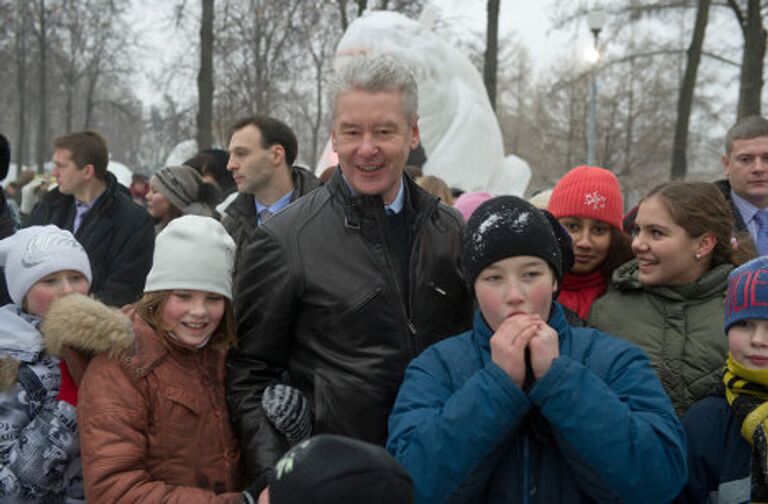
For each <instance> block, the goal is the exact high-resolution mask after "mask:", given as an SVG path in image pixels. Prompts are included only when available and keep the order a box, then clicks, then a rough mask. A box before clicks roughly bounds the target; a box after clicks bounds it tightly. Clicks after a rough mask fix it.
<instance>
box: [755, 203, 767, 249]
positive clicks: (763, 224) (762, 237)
mask: <svg viewBox="0 0 768 504" xmlns="http://www.w3.org/2000/svg"><path fill="white" fill-rule="evenodd" d="M755 222H757V244H756V245H757V253H758V254H760V255H761V256H764V255H768V210H760V211H759V212H757V213H756V214H755Z"/></svg>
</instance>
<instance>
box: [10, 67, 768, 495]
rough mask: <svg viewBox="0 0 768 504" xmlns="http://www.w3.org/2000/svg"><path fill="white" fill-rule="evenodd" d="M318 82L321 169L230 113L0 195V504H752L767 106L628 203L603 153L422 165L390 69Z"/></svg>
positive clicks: (766, 333) (282, 130)
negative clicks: (691, 177) (327, 152)
mask: <svg viewBox="0 0 768 504" xmlns="http://www.w3.org/2000/svg"><path fill="white" fill-rule="evenodd" d="M329 87H330V89H331V93H330V96H331V98H332V103H331V110H332V114H333V121H332V128H331V144H332V147H333V151H334V152H335V154H336V155H337V156H338V165H336V166H332V167H328V169H326V170H325V171H323V172H322V173H321V174H319V176H315V174H313V173H312V172H311V171H310V170H307V169H305V168H303V167H301V166H297V165H295V161H296V159H297V153H298V149H299V145H298V143H297V140H296V136H295V134H294V133H293V131H292V129H291V127H290V125H288V124H286V123H284V122H282V121H280V120H278V119H275V118H272V117H267V116H262V115H255V116H249V117H244V118H241V119H239V120H238V121H237V122H235V123H234V124H233V126H232V129H231V132H230V137H229V139H228V145H227V148H226V150H223V149H222V150H219V149H209V150H205V151H201V152H200V153H198V154H197V155H195V156H194V157H193V158H191V159H189V160H187V161H186V162H184V163H183V164H181V165H174V166H165V167H161V168H160V169H158V170H157V171H156V172H155V173H154V174H153V175H152V176H151V177H145V176H141V175H135V176H134V178H133V180H132V183H131V185H130V187H124V186H123V185H121V184H120V183H119V182H118V181H117V179H116V178H115V176H114V175H112V174H111V173H110V172H109V171H107V163H108V159H109V154H108V148H107V143H106V141H105V139H104V138H103V137H102V136H101V135H99V134H98V133H97V132H95V131H84V132H76V133H68V134H66V135H63V136H61V137H59V138H57V139H56V140H55V142H54V144H53V173H52V175H53V177H54V178H55V183H53V184H51V183H50V181H48V180H46V179H44V178H35V177H34V176H33V175H32V174H30V173H28V172H22V173H21V175H20V176H19V179H18V180H17V181H13V182H10V183H6V184H5V185H4V188H3V189H4V191H3V193H2V200H0V267H2V273H3V274H2V276H1V278H2V279H1V280H0V301H2V302H1V303H0V305H2V308H0V420H2V421H0V433H1V435H0V501H2V502H84V501H87V502H94V503H100V502H107V503H112V502H190V503H198V502H199V503H203V502H205V503H218V502H221V503H240V502H246V503H254V504H255V503H259V504H265V503H269V502H271V503H272V504H283V503H299V502H301V503H310V504H311V503H315V502H316V503H347V502H349V503H352V502H354V503H360V502H368V503H370V504H377V503H382V504H383V503H401V502H402V503H410V502H417V503H442V502H467V503H475V502H489V503H507V502H508V503H512V502H547V503H550V502H567V503H572V502H638V503H647V502H673V501H677V502H686V503H688V502H701V503H703V502H727V503H741V502H768V407H766V404H767V403H768V258H767V257H766V255H768V120H766V119H765V118H763V117H760V116H752V117H746V118H742V119H739V120H738V121H737V122H736V124H735V125H733V127H732V128H730V129H729V131H728V134H727V136H726V139H725V150H724V154H723V158H722V164H723V167H724V174H725V177H724V179H723V180H719V181H713V182H680V181H678V182H667V183H663V184H660V185H659V186H657V187H655V188H653V189H652V190H650V191H649V192H648V193H647V194H645V195H644V197H643V198H642V199H641V200H640V202H639V203H638V204H637V205H635V206H634V207H633V208H627V206H626V204H625V203H626V202H625V199H624V197H623V194H622V188H621V183H620V180H619V179H618V178H617V177H616V176H615V175H614V173H613V172H611V171H610V169H608V168H610V167H596V166H577V167H573V168H571V167H564V173H563V176H562V177H561V178H560V179H559V180H558V182H557V184H556V185H555V186H554V187H553V188H552V189H551V190H549V191H545V192H542V193H541V194H537V195H534V196H533V197H531V198H530V199H529V200H525V199H523V198H522V197H518V196H514V195H501V194H496V195H494V194H493V190H494V188H488V190H489V191H490V192H473V191H469V192H463V191H462V190H461V189H460V188H452V187H449V185H448V184H446V182H445V181H443V180H442V179H440V178H439V177H438V176H437V175H436V174H430V173H426V174H425V173H422V171H421V168H420V167H421V165H423V164H424V160H425V159H426V156H428V155H429V153H428V152H425V151H424V149H423V148H422V146H421V145H420V133H419V125H418V117H419V116H418V94H417V82H416V80H415V78H414V76H413V74H412V73H411V72H410V71H409V70H408V69H407V67H406V66H404V65H403V64H402V63H401V62H399V61H397V60H396V59H394V58H392V57H389V56H382V55H376V54H364V55H360V56H357V57H355V58H351V59H350V61H349V62H348V63H347V64H346V65H344V66H342V67H341V68H339V69H337V72H336V74H335V75H334V78H333V80H332V82H330V83H329ZM9 161H10V148H9V146H8V142H7V140H6V139H5V137H2V136H1V135H0V169H2V170H1V171H2V173H0V176H4V175H5V173H7V166H8V163H9ZM568 168H570V169H568ZM466 169H467V170H471V169H472V167H471V166H468V167H466Z"/></svg>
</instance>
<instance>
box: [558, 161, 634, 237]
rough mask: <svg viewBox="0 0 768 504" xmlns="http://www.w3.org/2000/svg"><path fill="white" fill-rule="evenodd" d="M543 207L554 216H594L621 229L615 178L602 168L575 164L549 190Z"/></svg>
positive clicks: (621, 201) (620, 199)
mask: <svg viewBox="0 0 768 504" xmlns="http://www.w3.org/2000/svg"><path fill="white" fill-rule="evenodd" d="M547 210H549V211H550V213H551V214H552V215H554V216H555V217H556V218H558V219H560V218H562V217H581V218H585V219H595V220H599V221H603V222H607V223H608V224H610V225H611V226H613V227H615V228H616V229H618V230H621V219H622V217H623V215H624V198H623V196H622V195H621V187H620V186H619V180H618V179H617V178H616V175H614V174H613V173H612V172H610V171H608V170H606V169H605V168H598V167H596V166H577V167H576V168H574V169H572V170H570V171H569V172H568V173H566V174H565V175H564V176H563V178H561V179H560V181H559V182H558V183H557V185H556V186H555V188H554V189H553V190H552V197H551V198H550V200H549V206H548V207H547Z"/></svg>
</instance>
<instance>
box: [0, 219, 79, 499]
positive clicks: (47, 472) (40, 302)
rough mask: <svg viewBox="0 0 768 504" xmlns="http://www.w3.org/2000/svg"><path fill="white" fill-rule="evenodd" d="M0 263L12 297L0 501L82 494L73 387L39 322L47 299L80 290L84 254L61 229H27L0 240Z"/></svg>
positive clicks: (2, 385) (1, 325)
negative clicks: (45, 337) (48, 345)
mask: <svg viewBox="0 0 768 504" xmlns="http://www.w3.org/2000/svg"><path fill="white" fill-rule="evenodd" d="M0 266H3V267H4V268H5V277H6V283H7V287H8V292H9V294H10V297H11V299H12V301H13V303H12V304H8V305H6V306H4V307H2V308H0V502H17V501H18V502H60V501H64V500H65V499H67V500H69V501H72V500H75V501H76V500H77V499H82V497H83V491H82V480H81V478H80V470H79V457H78V454H79V448H78V435H77V422H76V413H75V405H76V403H77V387H76V385H75V382H74V381H73V380H72V377H71V375H70V372H69V370H68V367H67V365H66V363H65V361H63V360H62V361H59V359H58V358H56V357H54V356H53V355H51V354H50V353H49V352H48V351H46V345H47V343H49V342H46V341H45V340H44V338H43V335H42V334H41V325H42V323H43V320H44V318H45V317H46V315H47V314H48V311H49V308H50V306H51V304H52V303H53V301H54V300H56V299H57V298H60V297H62V296H65V295H67V294H71V293H81V294H85V293H87V292H88V289H89V286H90V283H91V267H90V265H89V263H88V256H87V255H86V253H85V250H84V249H83V247H82V246H81V245H80V244H79V243H78V242H77V240H75V237H74V236H72V233H70V232H69V231H63V230H61V229H59V228H57V227H56V226H32V227H29V228H26V229H22V230H21V231H19V232H17V233H16V234H14V235H12V236H10V237H8V238H6V239H4V240H2V241H0Z"/></svg>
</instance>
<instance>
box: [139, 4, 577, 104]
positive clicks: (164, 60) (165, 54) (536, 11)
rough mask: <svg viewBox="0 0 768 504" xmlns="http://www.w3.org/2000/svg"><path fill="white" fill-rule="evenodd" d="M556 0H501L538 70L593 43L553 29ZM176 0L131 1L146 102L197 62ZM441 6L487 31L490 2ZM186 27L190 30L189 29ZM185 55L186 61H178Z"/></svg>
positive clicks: (448, 16) (504, 26) (504, 25)
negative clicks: (163, 79)
mask: <svg viewBox="0 0 768 504" xmlns="http://www.w3.org/2000/svg"><path fill="white" fill-rule="evenodd" d="M553 2H554V0H537V1H525V0H502V1H501V10H500V16H499V18H500V19H499V35H500V37H503V36H504V35H506V34H508V33H510V32H514V33H516V34H517V35H518V37H519V38H520V40H521V41H523V43H525V44H526V45H527V46H528V48H529V49H530V50H531V56H532V59H533V62H534V64H535V66H536V68H537V69H538V70H541V69H542V68H544V67H546V66H547V65H548V64H549V63H550V62H551V61H552V60H553V58H554V57H555V56H557V55H558V53H562V52H563V51H572V52H573V51H581V50H583V48H584V47H586V46H587V45H588V43H589V33H588V31H587V29H586V27H583V30H582V31H584V33H583V34H579V33H578V27H576V29H577V31H576V34H577V35H580V37H578V41H577V43H576V44H575V45H574V44H573V43H572V39H573V33H570V32H564V31H560V32H557V33H551V31H552V30H551V20H550V18H549V16H550V14H551V11H552V5H553ZM174 3H175V2H154V1H151V0H134V2H132V6H133V8H132V11H131V23H132V25H133V26H134V28H135V29H137V30H138V31H139V32H141V33H142V36H141V41H142V44H143V49H142V50H141V51H139V52H138V53H137V58H138V59H139V61H140V62H141V65H140V66H141V68H142V69H143V70H144V72H145V73H146V74H148V76H147V77H141V76H140V77H138V78H137V82H136V87H135V89H136V92H137V94H138V95H139V98H141V99H142V100H143V101H144V102H145V103H148V104H151V103H158V102H159V100H160V98H161V93H160V92H159V89H158V85H157V82H156V79H157V77H158V76H160V75H162V74H167V73H168V72H169V71H175V70H178V69H179V64H180V63H183V64H186V65H196V61H195V60H194V58H191V57H190V51H189V50H185V49H184V47H185V46H187V45H188V44H189V43H190V42H189V40H183V38H184V37H188V36H190V35H191V36H196V33H191V34H186V33H182V32H181V31H180V30H179V29H176V28H175V27H173V26H172V24H171V23H170V21H169V19H170V17H171V8H172V6H173V4H174ZM433 3H434V4H435V5H436V6H437V7H438V8H439V9H440V11H441V16H442V18H443V19H444V20H445V22H446V23H449V24H450V25H451V26H453V27H455V28H456V31H459V32H460V31H461V30H463V29H466V30H475V31H480V32H482V31H484V30H485V22H486V2H485V1H484V0H472V1H468V0H433ZM187 7H188V8H195V7H196V3H195V2H187ZM186 31H187V32H189V31H190V30H189V29H187V30H186ZM180 60H185V61H180ZM171 92H172V93H174V94H178V93H184V92H189V93H195V92H196V90H195V89H176V90H171Z"/></svg>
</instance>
